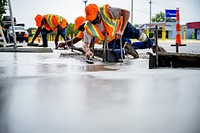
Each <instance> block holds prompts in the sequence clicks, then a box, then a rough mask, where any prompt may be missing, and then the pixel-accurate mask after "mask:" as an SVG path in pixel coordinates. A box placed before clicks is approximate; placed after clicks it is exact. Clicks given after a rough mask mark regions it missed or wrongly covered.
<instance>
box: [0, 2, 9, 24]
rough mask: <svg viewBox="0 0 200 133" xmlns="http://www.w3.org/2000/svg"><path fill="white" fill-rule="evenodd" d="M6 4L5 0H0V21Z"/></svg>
mask: <svg viewBox="0 0 200 133" xmlns="http://www.w3.org/2000/svg"><path fill="white" fill-rule="evenodd" d="M7 5H8V2H7V0H0V23H1V21H2V16H3V14H5V13H6V6H7Z"/></svg>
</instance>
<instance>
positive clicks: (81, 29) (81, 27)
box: [58, 16, 101, 47]
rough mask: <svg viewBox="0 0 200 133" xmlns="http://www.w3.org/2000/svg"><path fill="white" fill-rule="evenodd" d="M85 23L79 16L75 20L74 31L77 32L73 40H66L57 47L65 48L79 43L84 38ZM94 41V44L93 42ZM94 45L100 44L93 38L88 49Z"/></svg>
mask: <svg viewBox="0 0 200 133" xmlns="http://www.w3.org/2000/svg"><path fill="white" fill-rule="evenodd" d="M86 23H87V21H86V19H85V18H84V17H83V16H79V17H77V18H76V19H75V26H74V30H79V32H78V34H77V35H76V37H75V38H73V39H72V40H68V41H65V42H61V43H60V44H59V45H58V47H66V46H71V44H72V43H73V44H75V43H77V42H79V41H81V40H82V39H83V36H84V30H85V28H84V26H85V24H86ZM94 41H95V42H94ZM94 43H97V44H99V43H101V42H100V41H99V40H98V39H95V38H93V40H92V42H90V47H91V46H92V45H94Z"/></svg>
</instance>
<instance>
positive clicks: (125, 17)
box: [116, 9, 130, 39]
mask: <svg viewBox="0 0 200 133" xmlns="http://www.w3.org/2000/svg"><path fill="white" fill-rule="evenodd" d="M121 16H123V22H122V25H121V28H120V30H119V31H118V32H116V39H119V38H121V37H122V35H123V34H124V30H125V28H126V25H127V23H128V20H129V17H130V12H129V11H128V10H125V9H121Z"/></svg>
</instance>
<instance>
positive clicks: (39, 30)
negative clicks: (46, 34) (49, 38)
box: [31, 27, 42, 43]
mask: <svg viewBox="0 0 200 133" xmlns="http://www.w3.org/2000/svg"><path fill="white" fill-rule="evenodd" d="M41 30H42V27H38V29H37V30H36V32H35V35H34V37H33V39H32V41H31V43H34V41H35V39H36V37H38V35H39V34H40V32H41Z"/></svg>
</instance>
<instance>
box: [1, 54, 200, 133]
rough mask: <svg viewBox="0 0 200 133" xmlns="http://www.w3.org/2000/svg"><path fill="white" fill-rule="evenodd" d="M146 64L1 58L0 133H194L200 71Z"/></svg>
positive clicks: (53, 56) (199, 108)
mask: <svg viewBox="0 0 200 133" xmlns="http://www.w3.org/2000/svg"><path fill="white" fill-rule="evenodd" d="M14 56H16V57H14ZM6 58H7V59H6ZM30 59H31V60H30ZM147 65H148V60H147V59H136V60H128V61H126V62H124V63H102V62H100V61H96V63H95V64H92V65H90V64H87V63H86V62H85V60H84V58H81V59H79V58H72V57H69V58H61V57H59V54H19V53H18V54H16V55H14V54H9V53H8V54H1V53H0V133H133V132H135V133H147V132H148V133H199V131H200V128H199V123H200V113H199V112H200V104H199V101H200V90H199V86H200V82H199V77H200V71H199V70H198V69H192V70H191V69H165V68H164V69H153V70H149V69H148V66H147Z"/></svg>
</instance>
